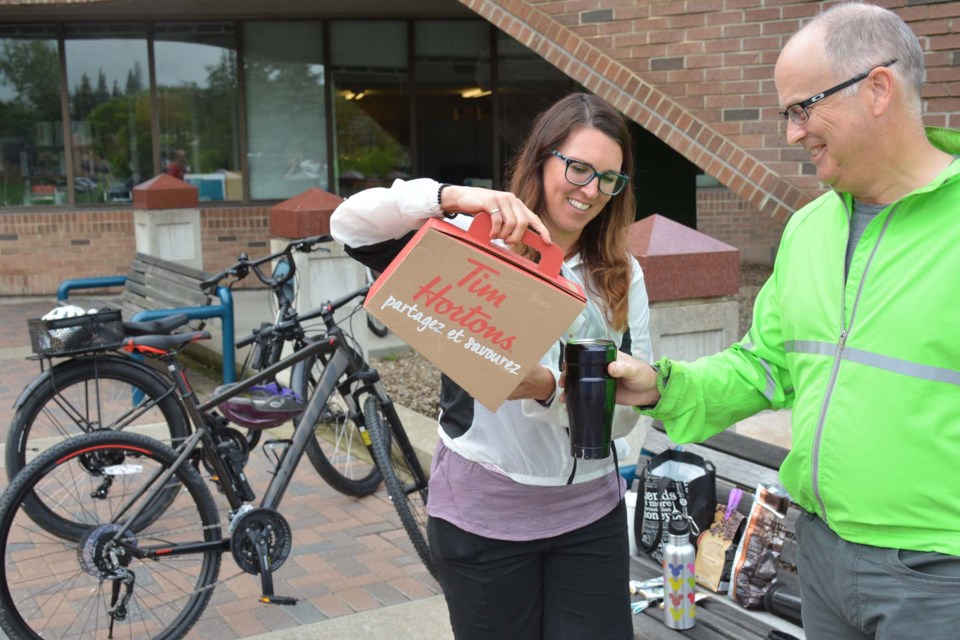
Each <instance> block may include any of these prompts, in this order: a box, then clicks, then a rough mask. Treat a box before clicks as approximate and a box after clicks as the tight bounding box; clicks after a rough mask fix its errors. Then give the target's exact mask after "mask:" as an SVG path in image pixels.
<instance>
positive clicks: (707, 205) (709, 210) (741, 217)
mask: <svg viewBox="0 0 960 640" xmlns="http://www.w3.org/2000/svg"><path fill="white" fill-rule="evenodd" d="M697 231H700V232H701V233H705V234H707V235H708V236H710V237H711V238H716V239H717V240H720V241H721V242H726V243H727V244H729V245H731V246H734V247H736V248H738V249H739V250H740V262H742V263H744V264H773V259H774V257H775V256H776V250H777V246H778V245H779V244H780V236H781V235H782V234H783V224H782V223H780V222H777V221H776V220H774V219H773V218H771V217H770V216H767V215H765V214H763V213H761V212H759V211H757V210H756V209H755V208H753V207H752V206H750V204H748V203H747V202H745V201H743V200H742V199H741V198H739V197H738V196H737V194H735V193H733V192H732V191H730V190H729V189H727V188H726V187H713V188H701V189H698V190H697Z"/></svg>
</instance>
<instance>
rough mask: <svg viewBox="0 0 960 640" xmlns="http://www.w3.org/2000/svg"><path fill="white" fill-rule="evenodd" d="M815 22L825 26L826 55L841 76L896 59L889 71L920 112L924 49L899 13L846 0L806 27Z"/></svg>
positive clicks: (855, 73) (846, 76)
mask: <svg viewBox="0 0 960 640" xmlns="http://www.w3.org/2000/svg"><path fill="white" fill-rule="evenodd" d="M814 25H816V27H819V28H823V30H824V41H825V43H826V51H825V52H826V55H827V58H828V59H829V60H830V63H831V65H832V67H833V70H834V72H835V73H836V74H837V76H838V77H840V78H844V79H845V78H852V77H853V76H855V75H857V74H860V73H863V72H865V71H870V70H871V66H876V65H879V64H881V63H883V62H886V61H888V60H893V59H896V61H897V63H896V64H895V65H893V66H891V67H890V71H891V72H893V74H894V75H895V76H896V77H897V78H899V79H900V80H901V82H902V83H903V85H904V88H905V89H906V96H905V97H906V99H907V100H908V102H911V103H913V106H914V107H915V108H916V110H917V113H918V114H919V112H920V110H921V108H922V99H921V96H922V95H923V83H924V76H925V72H924V66H923V49H921V47H920V41H919V40H918V39H917V36H916V35H915V34H914V33H913V31H911V30H910V27H908V26H907V24H906V23H905V22H904V21H903V20H902V19H901V18H900V16H898V15H897V14H895V13H894V12H893V11H890V10H889V9H884V8H883V7H878V6H876V5H872V4H866V3H863V2H846V3H843V4H838V5H834V6H833V7H831V8H830V9H828V10H826V11H824V12H823V13H821V14H820V15H818V16H817V17H815V18H814V19H813V20H812V21H811V22H810V23H809V24H808V25H806V27H811V26H814ZM858 87H859V85H857V86H854V87H851V88H850V89H849V91H851V92H855V91H856V90H857V89H858Z"/></svg>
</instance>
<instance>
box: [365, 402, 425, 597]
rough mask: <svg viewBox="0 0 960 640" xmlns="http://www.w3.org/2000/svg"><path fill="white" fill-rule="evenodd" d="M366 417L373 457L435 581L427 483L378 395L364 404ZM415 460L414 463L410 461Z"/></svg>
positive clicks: (406, 527)
mask: <svg viewBox="0 0 960 640" xmlns="http://www.w3.org/2000/svg"><path fill="white" fill-rule="evenodd" d="M363 415H364V419H365V420H366V424H367V432H368V433H369V434H370V439H371V440H372V442H373V456H374V459H376V461H377V466H378V467H379V468H380V473H381V474H382V475H383V483H384V484H385V485H386V487H387V493H388V494H389V496H390V500H391V501H392V502H393V507H394V509H396V510H397V515H399V516H400V523H401V524H402V525H403V528H404V529H405V530H406V532H407V536H408V537H409V538H410V542H411V543H412V544H413V549H414V551H416V553H417V555H418V556H420V560H422V561H423V564H424V565H425V566H426V567H427V571H429V572H430V575H432V576H433V577H434V578H436V577H437V574H436V570H435V568H434V565H433V559H432V558H431V557H430V546H429V545H428V544H427V480H426V477H425V476H424V474H423V471H422V469H421V467H420V463H419V462H418V461H416V452H414V451H413V447H411V446H410V441H409V439H408V438H407V436H406V433H405V432H404V431H403V427H402V425H400V424H399V423H395V422H394V419H393V418H392V417H391V416H390V415H389V414H388V413H387V412H385V411H384V408H383V405H382V404H381V401H380V399H379V398H378V397H377V396H374V395H369V396H367V398H366V400H365V401H364V405H363ZM411 458H413V460H411Z"/></svg>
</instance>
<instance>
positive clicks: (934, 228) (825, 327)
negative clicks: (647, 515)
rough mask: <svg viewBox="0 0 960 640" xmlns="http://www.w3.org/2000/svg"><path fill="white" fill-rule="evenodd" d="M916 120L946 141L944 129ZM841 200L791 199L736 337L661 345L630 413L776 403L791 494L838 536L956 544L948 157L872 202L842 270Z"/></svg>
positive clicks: (956, 359) (746, 409)
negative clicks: (788, 431)
mask: <svg viewBox="0 0 960 640" xmlns="http://www.w3.org/2000/svg"><path fill="white" fill-rule="evenodd" d="M927 135H928V138H929V139H930V140H931V141H932V142H933V143H934V144H935V145H936V146H937V147H938V148H940V149H942V150H944V151H946V152H947V153H951V154H953V155H960V131H953V130H947V129H928V131H927ZM852 205H853V202H852V198H851V196H850V195H849V194H841V193H836V192H829V193H826V194H824V195H823V196H821V197H819V198H817V199H816V200H815V201H813V202H812V203H810V204H809V205H807V206H805V207H804V208H803V209H801V210H800V211H798V212H797V213H796V214H795V215H794V216H793V217H792V218H791V219H790V221H789V223H788V224H787V227H786V229H785V230H784V233H783V237H782V240H781V244H780V250H779V253H778V255H777V260H776V264H775V266H774V269H773V273H772V275H771V277H770V280H769V281H768V282H767V283H766V284H765V285H764V286H763V288H762V289H761V291H760V293H759V295H758V296H757V300H756V306H755V308H754V315H753V325H752V327H751V328H750V331H749V332H748V333H747V335H746V336H745V337H744V339H743V340H742V341H741V342H739V343H737V344H734V345H733V346H732V347H730V348H729V349H727V350H726V351H723V352H721V353H718V354H715V355H712V356H709V357H705V358H701V359H699V360H697V361H696V362H692V363H685V362H669V361H663V362H662V363H661V381H660V382H661V383H662V381H663V379H664V378H665V377H668V381H667V383H666V385H665V386H664V387H662V389H661V391H662V397H661V400H660V402H659V403H658V404H657V406H656V407H655V408H653V410H651V411H645V412H644V413H646V414H647V415H651V416H653V417H655V418H658V419H660V420H662V421H663V422H664V424H665V426H666V428H667V432H668V433H669V435H670V437H671V438H672V439H673V440H675V441H676V442H679V443H684V442H700V441H703V440H705V439H707V438H709V437H710V436H712V435H714V434H716V433H718V432H720V431H722V430H723V429H725V428H726V427H728V426H730V425H731V424H733V423H734V422H737V421H739V420H742V419H744V418H746V417H748V416H751V415H753V414H755V413H757V412H758V411H761V410H763V409H782V408H792V410H793V414H792V419H793V442H792V446H791V450H790V453H789V454H788V455H787V457H786V459H785V460H784V462H783V465H782V466H781V468H780V480H781V482H782V483H783V485H784V487H785V488H786V489H787V490H788V491H789V492H790V495H791V496H792V497H793V499H794V501H795V502H796V503H797V504H799V505H800V506H802V507H803V508H804V509H807V510H808V511H810V512H815V513H816V514H818V515H819V516H820V517H821V518H823V519H824V520H825V521H826V522H827V523H828V524H829V526H830V527H831V528H832V529H833V530H834V531H835V532H836V533H837V534H838V535H840V536H841V537H842V538H844V539H846V540H848V541H851V542H857V543H861V544H868V545H873V546H879V547H888V548H897V549H913V550H918V551H939V552H941V553H947V554H952V555H960V160H955V161H954V162H953V163H952V164H951V165H950V166H949V167H948V168H946V169H945V170H944V171H942V172H941V173H940V175H938V176H937V177H936V178H935V179H934V180H933V181H932V182H930V183H929V184H927V185H926V186H924V187H922V188H920V189H917V190H916V191H914V192H912V193H910V194H909V195H907V196H906V197H904V198H902V199H901V200H899V201H897V202H895V203H893V204H891V205H890V206H888V207H886V208H885V209H884V210H883V211H882V212H881V213H880V214H879V215H877V217H876V218H875V219H874V220H873V221H872V222H871V223H870V224H869V226H868V227H867V229H866V231H865V232H864V234H863V237H862V238H861V239H860V241H859V243H858V244H857V247H856V250H855V253H854V255H853V259H852V261H851V264H850V272H849V275H848V277H847V278H846V281H845V280H844V259H845V252H846V245H847V237H848V234H849V220H850V214H851V211H852Z"/></svg>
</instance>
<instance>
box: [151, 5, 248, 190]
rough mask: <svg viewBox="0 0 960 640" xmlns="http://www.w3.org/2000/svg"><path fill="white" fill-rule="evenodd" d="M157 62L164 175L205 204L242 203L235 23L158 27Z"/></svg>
mask: <svg viewBox="0 0 960 640" xmlns="http://www.w3.org/2000/svg"><path fill="white" fill-rule="evenodd" d="M154 60H155V64H156V76H157V98H158V101H159V113H158V120H159V127H160V140H159V145H160V163H161V170H162V171H164V172H166V173H169V174H170V175H174V176H175V177H181V176H182V179H183V180H185V181H187V182H189V183H191V184H193V185H195V186H196V187H197V190H198V191H199V196H200V201H201V202H209V201H220V200H242V199H243V181H242V176H241V174H240V151H239V124H238V115H237V56H236V35H235V33H234V28H233V23H229V22H204V23H166V24H163V23H161V24H158V25H157V26H156V28H155V31H154ZM178 158H181V159H182V160H180V161H178ZM181 165H185V166H181Z"/></svg>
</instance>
